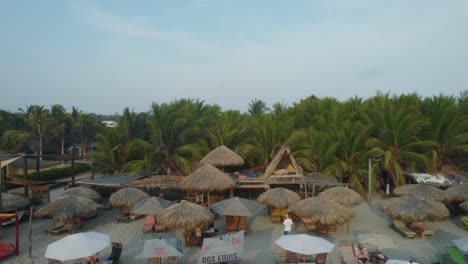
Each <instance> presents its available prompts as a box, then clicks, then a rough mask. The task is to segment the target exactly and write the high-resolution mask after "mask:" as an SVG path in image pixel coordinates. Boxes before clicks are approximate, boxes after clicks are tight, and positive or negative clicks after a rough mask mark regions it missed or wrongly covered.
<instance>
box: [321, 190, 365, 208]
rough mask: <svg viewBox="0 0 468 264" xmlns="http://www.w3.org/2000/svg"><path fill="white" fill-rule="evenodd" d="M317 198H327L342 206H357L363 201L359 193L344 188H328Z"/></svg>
mask: <svg viewBox="0 0 468 264" xmlns="http://www.w3.org/2000/svg"><path fill="white" fill-rule="evenodd" d="M319 196H325V197H328V198H330V199H332V200H334V201H335V202H338V203H339V204H342V205H351V204H359V203H361V202H362V200H363V199H362V196H361V195H360V194H359V193H357V192H355V191H353V190H351V189H350V188H347V187H344V186H337V187H333V188H330V189H328V190H325V191H323V192H321V193H320V194H319Z"/></svg>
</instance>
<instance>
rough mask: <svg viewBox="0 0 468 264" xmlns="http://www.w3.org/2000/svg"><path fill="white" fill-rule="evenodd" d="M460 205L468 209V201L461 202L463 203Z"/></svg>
mask: <svg viewBox="0 0 468 264" xmlns="http://www.w3.org/2000/svg"><path fill="white" fill-rule="evenodd" d="M460 207H461V208H462V209H463V210H466V211H468V201H466V202H463V203H461V204H460Z"/></svg>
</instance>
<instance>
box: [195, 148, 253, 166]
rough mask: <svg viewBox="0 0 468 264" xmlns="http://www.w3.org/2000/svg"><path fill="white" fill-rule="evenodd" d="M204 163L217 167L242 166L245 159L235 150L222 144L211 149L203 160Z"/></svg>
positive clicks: (201, 162)
mask: <svg viewBox="0 0 468 264" xmlns="http://www.w3.org/2000/svg"><path fill="white" fill-rule="evenodd" d="M200 164H202V165H206V164H209V165H212V166H215V167H221V168H222V167H228V166H242V165H243V164H244V159H243V158H242V157H241V156H239V155H237V153H235V152H234V151H232V150H231V149H229V148H227V147H226V146H224V145H221V146H219V147H217V148H215V149H214V150H212V151H210V153H208V154H207V155H206V156H205V157H204V158H203V159H202V160H201V161H200Z"/></svg>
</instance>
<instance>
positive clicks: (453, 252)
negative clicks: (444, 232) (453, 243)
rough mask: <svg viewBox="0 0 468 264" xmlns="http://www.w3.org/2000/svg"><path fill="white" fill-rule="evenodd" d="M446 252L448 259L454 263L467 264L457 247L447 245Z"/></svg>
mask: <svg viewBox="0 0 468 264" xmlns="http://www.w3.org/2000/svg"><path fill="white" fill-rule="evenodd" d="M447 253H448V255H449V256H450V259H451V260H452V261H453V262H454V263H456V264H468V262H467V261H466V260H465V257H464V256H463V254H462V253H461V252H460V250H459V249H458V248H457V247H447Z"/></svg>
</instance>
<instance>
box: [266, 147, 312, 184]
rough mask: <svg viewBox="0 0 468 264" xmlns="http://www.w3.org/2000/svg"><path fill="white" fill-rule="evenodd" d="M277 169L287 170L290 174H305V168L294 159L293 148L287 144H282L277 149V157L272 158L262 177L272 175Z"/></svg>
mask: <svg viewBox="0 0 468 264" xmlns="http://www.w3.org/2000/svg"><path fill="white" fill-rule="evenodd" d="M275 170H286V171H287V172H288V174H293V175H303V170H302V168H301V166H299V164H297V162H296V159H294V157H293V155H292V153H291V149H290V148H289V147H288V146H285V145H281V146H280V147H279V149H278V150H277V151H276V155H275V157H274V158H273V159H272V160H271V162H270V164H269V165H268V167H267V168H266V169H265V173H263V175H261V178H268V177H270V175H271V174H272V173H273V172H274V171H275Z"/></svg>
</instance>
